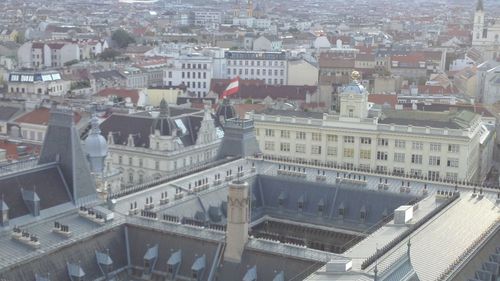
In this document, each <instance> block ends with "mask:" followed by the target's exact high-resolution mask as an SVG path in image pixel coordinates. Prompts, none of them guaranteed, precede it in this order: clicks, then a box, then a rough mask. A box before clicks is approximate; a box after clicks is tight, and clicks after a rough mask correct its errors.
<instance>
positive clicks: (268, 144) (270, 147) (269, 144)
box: [264, 141, 274, 151]
mask: <svg viewBox="0 0 500 281" xmlns="http://www.w3.org/2000/svg"><path fill="white" fill-rule="evenodd" d="M264 150H270V151H272V150H274V142H272V141H266V142H264Z"/></svg>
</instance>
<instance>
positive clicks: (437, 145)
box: [430, 142, 441, 152]
mask: <svg viewBox="0 0 500 281" xmlns="http://www.w3.org/2000/svg"><path fill="white" fill-rule="evenodd" d="M430 149H431V151H433V152H440V151H441V144H440V143H435V142H432V143H431V145H430Z"/></svg>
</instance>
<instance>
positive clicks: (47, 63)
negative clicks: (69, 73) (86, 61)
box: [17, 42, 80, 68]
mask: <svg viewBox="0 0 500 281" xmlns="http://www.w3.org/2000/svg"><path fill="white" fill-rule="evenodd" d="M17 57H18V61H19V66H20V67H25V68H46V67H63V66H64V64H65V63H67V62H70V61H78V60H80V47H79V46H78V44H75V43H69V42H50V43H43V42H27V43H24V44H23V45H22V46H21V47H19V50H18V51H17Z"/></svg>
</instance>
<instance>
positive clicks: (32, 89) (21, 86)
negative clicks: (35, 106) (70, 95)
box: [7, 70, 70, 99]
mask: <svg viewBox="0 0 500 281" xmlns="http://www.w3.org/2000/svg"><path fill="white" fill-rule="evenodd" d="M69 90H70V82H69V81H65V80H63V79H62V77H61V74H60V73H59V72H58V71H53V70H41V71H30V70H27V71H14V72H11V73H10V74H9V79H8V81H7V95H8V96H10V97H14V98H24V99H28V98H44V97H61V96H64V95H65V94H66V93H67V92H68V91H69Z"/></svg>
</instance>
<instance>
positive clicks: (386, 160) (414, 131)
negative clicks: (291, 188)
mask: <svg viewBox="0 0 500 281" xmlns="http://www.w3.org/2000/svg"><path fill="white" fill-rule="evenodd" d="M367 96H368V92H367V91H366V90H365V89H364V88H363V86H361V85H360V84H358V83H357V82H353V83H351V84H350V85H349V86H347V87H346V88H345V89H344V91H343V92H342V93H341V95H340V104H341V105H340V114H339V115H329V114H321V113H312V112H290V111H277V110H270V111H267V112H263V113H261V114H249V117H250V118H253V120H254V121H255V128H256V134H257V139H258V141H259V145H260V148H261V150H262V152H263V153H264V154H267V155H272V156H276V157H283V158H289V159H293V160H302V161H314V162H318V163H330V164H335V165H341V166H345V167H349V168H357V169H361V170H376V171H378V172H381V173H391V174H402V175H412V176H421V177H425V178H429V179H447V180H482V178H481V177H484V175H485V174H486V173H487V172H488V171H489V169H490V168H491V163H490V164H487V165H485V164H483V165H480V162H481V151H483V150H489V149H491V147H490V146H491V145H492V144H493V142H492V141H483V139H484V138H485V137H486V136H487V135H492V134H494V133H493V132H492V131H491V130H489V129H485V127H484V126H483V122H482V119H481V116H480V115H478V114H475V113H472V112H469V111H457V112H444V113H443V112H439V113H438V112H417V111H412V112H405V111H396V110H384V111H382V112H381V113H380V114H379V115H377V116H374V117H372V116H371V115H373V114H372V113H371V114H370V115H369V103H368V102H367ZM443 120H446V121H443ZM492 139H493V138H492ZM480 169H483V171H480Z"/></svg>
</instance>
